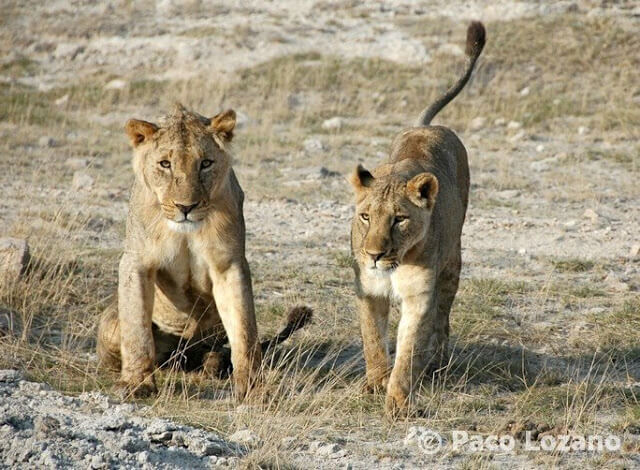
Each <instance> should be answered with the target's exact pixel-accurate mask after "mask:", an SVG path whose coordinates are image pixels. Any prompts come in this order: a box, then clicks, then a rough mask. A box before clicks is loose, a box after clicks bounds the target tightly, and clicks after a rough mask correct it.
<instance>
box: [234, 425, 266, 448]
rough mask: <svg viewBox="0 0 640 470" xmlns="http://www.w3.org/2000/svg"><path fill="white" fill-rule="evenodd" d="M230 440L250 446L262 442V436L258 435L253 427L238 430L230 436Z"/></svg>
mask: <svg viewBox="0 0 640 470" xmlns="http://www.w3.org/2000/svg"><path fill="white" fill-rule="evenodd" d="M229 440H231V441H233V442H239V443H240V444H245V445H248V446H256V445H259V444H260V442H261V440H260V437H258V435H257V434H256V433H255V432H253V431H252V430H251V429H241V430H240V431H236V432H234V433H233V434H232V435H231V436H229Z"/></svg>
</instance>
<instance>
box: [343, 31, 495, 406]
mask: <svg viewBox="0 0 640 470" xmlns="http://www.w3.org/2000/svg"><path fill="white" fill-rule="evenodd" d="M484 43H485V29H484V26H483V25H482V23H479V22H473V23H471V25H470V26H469V28H468V31H467V50H466V53H467V56H468V63H467V67H466V71H465V73H464V75H463V76H462V78H460V80H459V81H458V82H457V83H456V84H455V85H454V86H453V87H452V88H450V89H449V90H448V91H447V92H446V94H445V95H444V96H442V97H441V98H440V99H438V100H437V101H436V102H435V103H433V104H432V105H431V106H430V107H428V108H427V109H425V111H423V113H422V115H421V116H420V119H419V122H418V126H417V127H413V128H410V129H407V130H404V131H403V132H401V133H400V134H399V135H398V136H397V137H396V138H395V140H394V142H393V144H392V147H391V154H390V157H389V163H385V164H383V165H381V166H379V167H378V168H376V169H375V170H373V171H372V172H369V171H367V170H365V169H364V168H363V167H362V166H361V165H359V166H358V167H357V169H356V170H355V172H354V173H353V176H352V178H351V182H352V185H353V187H354V189H355V196H356V213H355V216H354V218H353V223H352V231H351V250H352V253H353V256H354V258H355V259H356V263H354V269H355V277H356V293H357V304H358V309H359V312H360V324H361V330H362V340H363V343H364V344H363V346H364V357H365V361H366V370H367V388H369V389H370V390H374V389H376V388H380V387H385V386H386V392H387V395H386V403H385V409H386V411H387V413H389V414H392V415H393V414H396V413H397V412H400V411H403V412H404V411H406V410H407V407H408V405H409V402H410V397H411V391H412V387H413V385H414V384H416V383H418V381H419V380H420V378H421V377H422V375H423V374H424V373H425V371H427V370H429V369H432V368H433V366H438V365H441V364H442V363H443V361H445V360H446V356H447V348H448V344H447V343H448V336H449V312H450V310H451V304H452V303H453V299H454V297H455V295H456V291H457V290H458V280H459V278H460V266H461V253H460V235H461V233H462V225H463V223H464V219H465V214H466V210H467V202H468V194H469V166H468V163H467V152H466V150H465V148H464V146H463V145H462V143H461V142H460V140H459V139H458V137H457V136H456V135H455V134H454V133H453V131H451V130H450V129H447V128H446V127H441V126H430V125H429V123H430V122H431V120H432V119H433V117H434V116H435V115H436V114H437V113H438V112H439V111H440V110H441V109H442V108H443V107H444V106H445V105H446V104H447V103H449V102H450V101H451V100H452V99H453V98H454V97H455V96H456V95H457V94H458V93H459V92H460V90H462V88H463V87H464V86H465V84H466V83H467V81H468V80H469V77H470V76H471V72H472V71H473V67H474V65H475V62H476V60H477V59H478V56H479V55H480V53H481V52H482V49H483V47H484ZM392 298H396V299H398V300H399V302H400V304H401V319H400V323H399V325H398V338H397V347H396V357H395V364H394V365H393V367H392V368H390V366H389V360H388V350H387V344H386V335H387V323H388V316H389V303H390V300H391V299H392Z"/></svg>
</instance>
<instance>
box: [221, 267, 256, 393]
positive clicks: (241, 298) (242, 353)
mask: <svg viewBox="0 0 640 470" xmlns="http://www.w3.org/2000/svg"><path fill="white" fill-rule="evenodd" d="M212 280H213V297H214V299H215V302H216V305H217V306H218V311H219V313H220V318H221V320H222V324H223V326H224V329H225V330H226V332H227V337H228V338H229V345H230V346H231V363H232V364H233V382H234V389H235V390H234V392H235V395H236V397H237V398H238V399H240V400H242V399H243V398H244V397H245V396H246V394H247V392H248V391H249V389H250V387H251V385H252V384H253V383H254V381H255V380H256V379H257V377H258V373H259V369H260V363H261V361H262V351H261V349H260V343H259V342H258V328H257V325H256V316H255V311H254V306H253V292H252V289H251V274H250V272H249V266H248V264H247V262H246V260H245V259H242V261H238V262H232V263H231V264H229V265H227V266H225V267H223V268H220V267H219V266H218V267H216V268H215V269H214V270H213V272H212Z"/></svg>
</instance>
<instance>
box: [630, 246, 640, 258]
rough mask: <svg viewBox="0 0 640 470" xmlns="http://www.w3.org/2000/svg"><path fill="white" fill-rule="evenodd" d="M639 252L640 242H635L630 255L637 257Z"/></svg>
mask: <svg viewBox="0 0 640 470" xmlns="http://www.w3.org/2000/svg"><path fill="white" fill-rule="evenodd" d="M638 253H640V243H635V244H634V245H632V246H631V249H630V250H629V256H631V257H632V258H635V257H636V256H638Z"/></svg>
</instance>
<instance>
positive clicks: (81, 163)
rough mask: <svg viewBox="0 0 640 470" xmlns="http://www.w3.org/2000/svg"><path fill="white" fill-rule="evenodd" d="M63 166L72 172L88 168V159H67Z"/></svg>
mask: <svg viewBox="0 0 640 470" xmlns="http://www.w3.org/2000/svg"><path fill="white" fill-rule="evenodd" d="M64 164H65V166H68V167H69V168H71V169H73V170H82V169H83V168H86V167H88V166H89V159H88V158H80V157H73V158H67V159H66V160H65V161H64Z"/></svg>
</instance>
